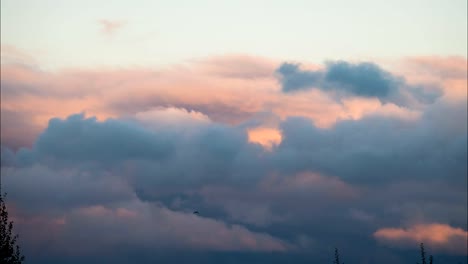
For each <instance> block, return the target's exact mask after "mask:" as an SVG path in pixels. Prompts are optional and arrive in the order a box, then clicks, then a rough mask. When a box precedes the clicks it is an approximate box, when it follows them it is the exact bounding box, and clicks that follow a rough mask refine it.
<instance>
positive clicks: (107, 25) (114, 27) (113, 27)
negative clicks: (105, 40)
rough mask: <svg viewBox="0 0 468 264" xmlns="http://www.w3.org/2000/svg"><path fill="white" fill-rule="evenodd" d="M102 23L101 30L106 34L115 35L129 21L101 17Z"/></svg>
mask: <svg viewBox="0 0 468 264" xmlns="http://www.w3.org/2000/svg"><path fill="white" fill-rule="evenodd" d="M98 23H99V24H100V25H101V27H102V28H101V32H102V33H103V34H105V35H113V34H115V32H116V31H118V30H120V29H121V28H122V27H124V26H125V25H126V24H127V22H125V21H117V20H108V19H101V20H99V21H98Z"/></svg>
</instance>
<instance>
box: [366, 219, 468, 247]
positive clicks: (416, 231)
mask: <svg viewBox="0 0 468 264" xmlns="http://www.w3.org/2000/svg"><path fill="white" fill-rule="evenodd" d="M374 237H375V238H376V239H377V240H378V241H380V242H382V243H385V244H389V245H393V246H398V247H417V246H418V245H419V243H424V244H425V245H427V246H428V247H429V248H430V249H431V250H434V251H440V252H447V253H452V254H463V255H466V254H468V251H467V246H468V245H467V239H468V232H467V231H465V230H463V229H461V228H455V227H451V226H450V225H447V224H438V223H433V224H417V225H413V226H411V227H409V228H381V229H379V230H377V231H376V232H375V233H374Z"/></svg>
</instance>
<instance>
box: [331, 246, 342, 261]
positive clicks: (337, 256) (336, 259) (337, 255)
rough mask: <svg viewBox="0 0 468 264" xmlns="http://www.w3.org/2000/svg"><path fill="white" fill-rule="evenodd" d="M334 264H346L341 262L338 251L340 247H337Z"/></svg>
mask: <svg viewBox="0 0 468 264" xmlns="http://www.w3.org/2000/svg"><path fill="white" fill-rule="evenodd" d="M333 264H344V263H341V262H340V253H339V252H338V248H335V261H334V262H333Z"/></svg>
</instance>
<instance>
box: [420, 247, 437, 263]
mask: <svg viewBox="0 0 468 264" xmlns="http://www.w3.org/2000/svg"><path fill="white" fill-rule="evenodd" d="M419 247H420V248H421V264H427V262H426V251H425V250H424V243H421V244H420V246H419ZM433 260H434V258H433V257H432V255H429V264H432V262H433ZM416 264H419V262H416Z"/></svg>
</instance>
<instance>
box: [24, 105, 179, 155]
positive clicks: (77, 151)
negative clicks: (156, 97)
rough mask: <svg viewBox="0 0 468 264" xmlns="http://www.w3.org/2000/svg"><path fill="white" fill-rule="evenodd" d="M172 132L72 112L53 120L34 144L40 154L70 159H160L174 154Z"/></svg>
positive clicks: (34, 149) (34, 148)
mask: <svg viewBox="0 0 468 264" xmlns="http://www.w3.org/2000/svg"><path fill="white" fill-rule="evenodd" d="M169 138H170V135H167V134H165V135H164V134H155V133H151V132H150V131H147V130H145V129H143V128H142V127H140V126H137V125H132V124H130V123H128V122H123V121H119V120H113V119H108V120H106V121H104V122H97V120H96V119H95V118H84V115H83V114H77V115H72V116H70V117H68V118H67V119H66V120H60V119H58V118H55V119H51V120H50V121H49V126H48V127H47V129H46V130H45V131H44V132H43V133H42V134H41V135H39V137H38V138H37V141H36V143H35V145H34V147H33V151H34V152H36V154H37V155H40V156H44V157H53V158H58V159H62V160H70V161H93V162H107V161H113V162H116V161H117V162H118V161H122V160H127V159H149V160H160V159H163V158H165V157H167V156H168V155H170V154H171V152H172V150H173V146H172V145H171V144H170V142H171V141H169Z"/></svg>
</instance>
